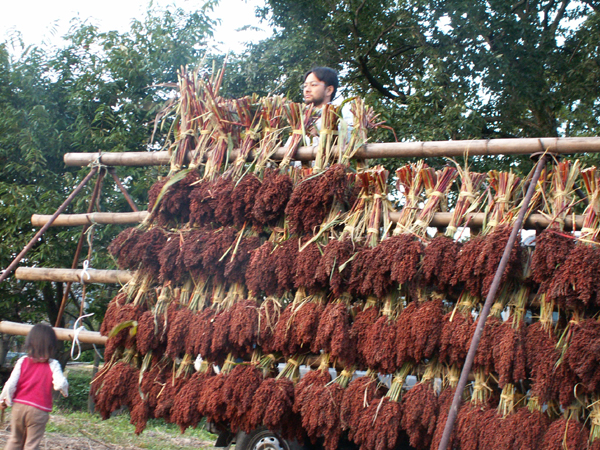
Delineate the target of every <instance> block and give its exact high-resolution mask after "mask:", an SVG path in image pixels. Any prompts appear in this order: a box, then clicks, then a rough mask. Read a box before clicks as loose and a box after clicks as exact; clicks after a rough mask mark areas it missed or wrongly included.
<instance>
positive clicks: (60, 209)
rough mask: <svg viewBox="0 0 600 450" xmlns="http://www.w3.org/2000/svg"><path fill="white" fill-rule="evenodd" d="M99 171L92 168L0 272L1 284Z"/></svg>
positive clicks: (96, 168)
mask: <svg viewBox="0 0 600 450" xmlns="http://www.w3.org/2000/svg"><path fill="white" fill-rule="evenodd" d="M97 171H98V167H92V170H90V173H88V174H87V175H86V177H85V178H84V179H83V180H81V183H79V185H78V186H77V187H76V188H75V190H74V191H73V192H71V194H70V195H69V196H68V197H67V199H66V200H65V201H64V202H63V204H62V205H60V206H59V207H58V209H57V210H56V212H55V213H54V214H53V215H52V216H51V217H50V219H49V220H48V222H47V223H46V224H45V225H44V226H43V227H42V228H40V230H39V231H38V232H37V233H36V234H35V236H33V237H32V238H31V240H30V241H29V243H28V244H27V245H26V246H25V248H24V249H23V250H21V253H19V254H18V255H17V256H16V258H15V259H13V261H12V262H11V263H10V264H9V266H8V267H7V268H6V269H4V270H3V271H2V272H0V282H2V281H4V280H5V279H6V278H8V276H9V275H10V274H11V273H12V271H13V270H15V269H16V268H17V265H18V264H19V262H21V260H22V259H23V257H24V256H25V255H26V254H27V252H29V250H31V248H32V247H33V246H34V245H35V244H36V243H37V242H38V241H39V239H40V238H41V237H42V235H43V234H44V233H45V232H46V230H47V229H48V228H50V225H52V222H54V219H56V218H57V217H58V216H59V215H60V214H61V213H62V212H63V211H64V210H65V209H67V206H69V204H70V203H71V202H72V201H73V199H74V198H75V196H76V195H77V194H79V191H81V190H82V189H83V187H84V186H85V185H86V184H87V182H88V181H90V179H91V178H92V177H93V176H94V175H95V174H96V172H97Z"/></svg>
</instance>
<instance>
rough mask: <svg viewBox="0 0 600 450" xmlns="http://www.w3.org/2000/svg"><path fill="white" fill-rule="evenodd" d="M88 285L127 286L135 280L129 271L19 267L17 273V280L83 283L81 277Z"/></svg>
mask: <svg viewBox="0 0 600 450" xmlns="http://www.w3.org/2000/svg"><path fill="white" fill-rule="evenodd" d="M82 273H83V280H84V282H85V283H86V284H92V283H97V284H125V283H127V282H129V281H130V280H131V278H133V272H129V271H128V270H98V269H87V270H86V271H85V272H84V271H83V269H51V268H46V267H19V268H18V269H17V270H16V272H15V277H16V278H17V280H26V281H55V282H62V283H81V275H82ZM88 275H89V278H88Z"/></svg>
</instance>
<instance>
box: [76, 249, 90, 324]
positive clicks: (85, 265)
mask: <svg viewBox="0 0 600 450" xmlns="http://www.w3.org/2000/svg"><path fill="white" fill-rule="evenodd" d="M89 267H90V262H89V261H88V260H87V259H86V260H85V261H84V262H83V269H81V275H80V279H81V284H85V280H84V277H87V279H88V281H90V280H91V279H92V277H91V276H90V273H89V272H88V268H89ZM78 320H79V319H78Z"/></svg>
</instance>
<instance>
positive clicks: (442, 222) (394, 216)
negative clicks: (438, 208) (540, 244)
mask: <svg viewBox="0 0 600 450" xmlns="http://www.w3.org/2000/svg"><path fill="white" fill-rule="evenodd" d="M399 217H400V212H397V211H396V212H392V213H390V220H391V221H392V222H397V221H398V218H399ZM451 217H452V213H451V212H437V213H435V214H434V215H433V219H432V220H431V222H430V226H431V227H438V228H441V227H446V226H448V224H449V223H450V219H451ZM484 219H485V214H484V213H471V214H467V226H469V227H473V228H481V227H482V226H483V221H484ZM549 225H550V221H549V220H548V219H547V218H546V217H545V216H544V215H542V214H530V215H529V217H528V218H527V219H526V220H525V223H524V225H523V227H524V228H547V227H548V226H549ZM582 227H583V216H575V228H576V229H578V230H580V229H581V228H582ZM565 228H566V229H572V228H573V219H572V217H571V216H569V217H567V218H566V219H565Z"/></svg>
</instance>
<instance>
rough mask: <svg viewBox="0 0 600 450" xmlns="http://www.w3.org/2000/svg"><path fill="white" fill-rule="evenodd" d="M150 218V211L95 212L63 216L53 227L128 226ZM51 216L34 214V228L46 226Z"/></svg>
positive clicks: (32, 218)
mask: <svg viewBox="0 0 600 450" xmlns="http://www.w3.org/2000/svg"><path fill="white" fill-rule="evenodd" d="M147 216H148V211H138V212H125V213H111V212H95V213H91V214H61V215H60V216H58V217H57V218H56V220H55V221H54V222H53V223H52V226H53V227H76V226H81V225H92V224H99V225H106V224H116V225H128V224H135V223H142V222H143V221H144V219H145V218H146V217H147ZM50 217H51V216H49V215H46V214H33V215H32V216H31V223H32V225H33V226H36V227H39V226H42V225H45V224H46V223H47V222H48V220H49V219H50Z"/></svg>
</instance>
